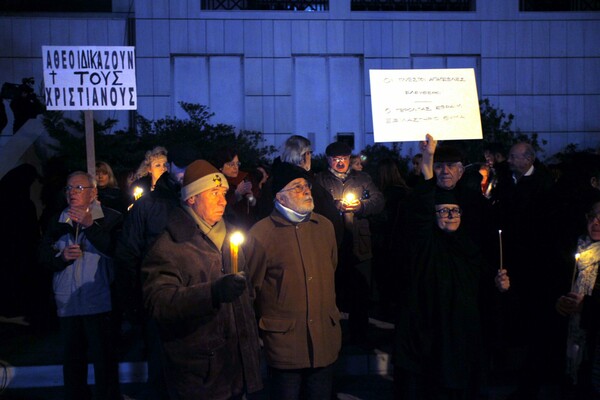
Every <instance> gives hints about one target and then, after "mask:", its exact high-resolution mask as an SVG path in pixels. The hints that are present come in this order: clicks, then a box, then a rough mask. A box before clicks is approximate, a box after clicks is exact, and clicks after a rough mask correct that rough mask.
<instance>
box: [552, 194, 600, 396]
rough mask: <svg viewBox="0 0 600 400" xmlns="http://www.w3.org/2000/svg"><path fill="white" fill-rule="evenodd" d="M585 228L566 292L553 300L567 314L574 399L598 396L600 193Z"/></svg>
mask: <svg viewBox="0 0 600 400" xmlns="http://www.w3.org/2000/svg"><path fill="white" fill-rule="evenodd" d="M586 221H587V229H586V232H585V233H584V234H583V235H582V236H581V237H580V238H579V239H578V241H577V248H576V251H577V252H576V254H575V262H574V266H573V273H572V277H571V288H570V291H569V293H567V294H565V295H563V296H561V297H560V298H559V299H558V300H557V301H556V311H557V312H558V313H559V314H560V315H562V316H565V317H566V316H568V317H569V322H568V333H567V348H566V373H567V375H568V376H569V378H570V380H571V383H572V384H573V385H574V389H575V397H573V398H574V399H600V340H599V339H600V337H599V333H600V318H598V316H599V315H600V280H599V279H598V267H599V266H600V196H597V198H596V201H595V203H594V204H593V205H592V206H591V207H590V209H589V211H588V212H587V214H586Z"/></svg>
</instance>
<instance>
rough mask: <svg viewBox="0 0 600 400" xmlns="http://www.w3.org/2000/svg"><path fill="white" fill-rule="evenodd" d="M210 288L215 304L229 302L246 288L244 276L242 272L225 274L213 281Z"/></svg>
mask: <svg viewBox="0 0 600 400" xmlns="http://www.w3.org/2000/svg"><path fill="white" fill-rule="evenodd" d="M211 289H212V301H213V304H214V305H215V306H216V305H218V304H219V303H231V302H232V301H234V300H235V299H237V298H238V297H240V295H241V294H242V293H243V292H244V289H246V277H245V276H244V273H243V272H240V273H238V274H229V275H225V276H223V277H221V278H219V279H217V280H216V281H214V282H213V283H212V286H211Z"/></svg>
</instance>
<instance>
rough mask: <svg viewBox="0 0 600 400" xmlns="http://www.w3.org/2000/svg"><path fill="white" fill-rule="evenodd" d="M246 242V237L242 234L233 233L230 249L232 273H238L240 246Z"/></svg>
mask: <svg viewBox="0 0 600 400" xmlns="http://www.w3.org/2000/svg"><path fill="white" fill-rule="evenodd" d="M243 242H244V235H242V233H241V232H239V231H238V232H233V233H232V234H231V236H230V237H229V249H230V251H231V272H232V273H234V274H237V273H238V251H239V247H240V244H242V243H243Z"/></svg>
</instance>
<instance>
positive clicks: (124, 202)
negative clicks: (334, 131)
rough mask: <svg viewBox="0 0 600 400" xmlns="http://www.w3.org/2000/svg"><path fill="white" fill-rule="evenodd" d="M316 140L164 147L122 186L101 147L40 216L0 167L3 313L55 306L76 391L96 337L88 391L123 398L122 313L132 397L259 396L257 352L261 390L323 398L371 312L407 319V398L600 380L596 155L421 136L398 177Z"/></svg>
mask: <svg viewBox="0 0 600 400" xmlns="http://www.w3.org/2000/svg"><path fill="white" fill-rule="evenodd" d="M325 156H326V162H327V165H326V166H325V168H324V169H323V170H321V171H317V172H316V173H315V171H314V170H313V168H312V167H313V163H312V147H311V143H310V141H309V140H308V139H306V138H304V137H302V136H298V135H293V136H291V137H290V138H289V139H288V140H287V141H286V142H285V144H284V145H283V146H282V148H281V151H280V154H279V155H278V157H277V158H276V159H275V160H274V162H273V163H272V165H265V164H259V162H258V160H240V158H239V153H238V152H237V150H236V149H235V147H234V144H232V145H231V146H230V147H224V148H221V149H219V151H218V152H216V153H215V154H214V155H213V158H212V159H210V160H196V161H193V162H191V163H189V165H188V166H187V167H184V168H178V167H176V166H173V165H172V163H171V164H170V163H169V156H168V150H167V149H165V148H164V147H160V146H159V147H156V148H154V149H151V150H149V151H148V152H147V153H146V156H145V159H144V160H143V161H142V162H141V164H140V167H139V168H138V170H137V171H135V173H133V174H132V175H131V179H129V181H128V183H127V185H126V186H125V187H120V186H119V184H118V181H117V179H116V178H115V176H114V173H113V171H112V169H111V166H110V165H109V164H107V163H105V162H98V163H97V164H96V174H95V175H94V176H92V175H89V174H87V173H85V172H82V171H75V172H70V171H65V170H64V169H60V168H58V169H56V171H57V172H58V173H56V174H53V175H52V178H50V177H47V178H45V180H46V183H47V185H46V188H45V190H44V191H43V192H42V194H43V195H44V204H45V206H46V208H45V209H44V212H43V213H42V217H41V218H39V219H38V218H37V215H36V210H35V205H34V204H33V202H32V201H31V198H30V194H29V188H30V187H31V185H32V183H33V182H34V181H35V180H36V179H38V178H40V177H39V176H38V173H37V171H36V170H35V168H33V167H32V166H30V165H27V164H24V165H22V166H19V167H17V168H15V169H14V170H13V171H11V172H9V173H8V174H7V175H6V176H5V177H4V178H2V180H0V191H1V193H2V194H1V196H0V201H2V204H3V205H4V206H5V207H4V210H11V212H8V213H5V215H4V217H2V218H3V219H4V220H3V224H2V226H5V227H9V226H10V227H11V229H12V230H11V231H10V232H11V233H10V234H8V232H7V231H6V230H4V233H3V240H2V241H0V242H1V243H2V246H3V251H2V253H3V254H4V255H5V260H6V262H5V263H4V264H5V265H4V267H3V268H2V269H0V273H1V274H2V275H1V276H2V279H1V280H0V282H2V285H3V288H2V290H0V295H1V296H2V301H1V302H0V305H1V306H2V309H0V316H2V317H9V318H10V317H15V316H22V315H25V316H27V322H29V323H31V324H33V325H34V326H38V325H40V326H44V327H47V325H52V324H51V322H48V321H50V320H52V318H50V317H49V316H48V315H47V314H49V313H50V312H53V313H55V314H56V315H57V316H58V321H59V325H60V329H61V332H62V334H63V337H64V352H63V355H64V361H63V373H64V387H65V398H66V399H87V398H92V397H91V396H92V392H91V390H90V388H88V385H87V374H86V373H85V372H82V371H85V365H87V362H88V359H87V354H88V353H89V355H91V361H92V362H93V363H94V371H95V380H96V385H95V386H94V388H93V390H94V393H93V398H95V399H110V400H112V399H121V398H122V395H121V393H120V390H119V382H118V374H117V372H118V368H117V367H118V364H117V360H118V354H117V352H116V350H117V349H118V346H117V343H119V341H120V340H122V335H123V324H124V323H128V324H136V325H139V326H140V327H141V330H142V332H143V341H144V348H145V349H146V357H147V362H148V382H147V383H146V385H145V386H144V389H143V392H140V393H139V394H138V396H137V397H136V398H140V399H142V398H143V399H243V398H252V395H251V393H253V392H257V391H260V390H261V389H262V388H263V383H262V377H261V372H260V371H261V369H260V366H259V360H260V357H259V354H260V352H263V353H264V356H265V359H266V362H267V366H268V371H269V387H270V389H269V393H270V398H272V399H299V398H306V399H330V398H331V396H332V395H334V393H333V387H334V384H333V381H334V373H333V371H334V366H335V363H336V360H337V358H338V355H339V351H340V349H341V347H342V346H345V345H359V346H362V347H365V348H369V345H370V343H369V342H370V334H369V317H374V316H375V317H377V318H383V319H386V320H388V321H389V322H393V323H394V324H395V331H396V334H395V338H394V355H393V361H394V383H395V391H394V394H393V398H395V399H402V400H421V399H423V400H438V399H439V400H442V399H465V400H468V399H478V398H481V397H480V396H484V395H485V387H486V385H487V384H488V383H489V379H490V378H489V374H490V373H491V372H494V371H496V372H497V371H499V370H502V368H509V367H511V368H514V369H517V370H518V376H519V377H520V378H521V380H520V381H519V382H518V387H517V390H516V391H515V392H514V393H512V395H511V397H510V398H511V399H528V400H529V399H535V398H536V396H538V395H539V391H540V388H541V386H542V385H544V384H545V383H548V382H560V383H561V385H560V386H561V390H564V393H565V396H567V394H568V395H569V396H571V397H570V398H573V399H596V398H600V336H598V335H599V334H600V322H598V321H600V318H598V317H599V315H600V314H599V312H600V281H598V282H597V272H598V266H599V265H600V159H599V158H600V155H598V154H592V153H585V154H583V153H581V154H577V155H576V156H574V157H572V158H570V159H568V160H565V161H564V162H563V164H562V165H560V167H558V168H554V169H553V170H552V169H550V168H549V167H548V166H546V165H544V164H543V163H542V162H540V161H539V160H538V159H537V157H536V153H535V150H534V148H533V147H532V146H531V145H530V144H528V143H524V142H522V143H516V144H514V145H513V146H512V147H511V148H509V149H504V148H503V147H502V146H501V145H499V144H490V145H488V146H486V147H485V149H484V152H483V154H481V161H480V162H475V163H471V164H468V165H466V160H465V155H464V153H463V152H462V151H461V149H460V147H458V144H457V143H453V144H450V143H448V144H445V143H440V144H438V143H437V141H436V140H435V138H434V137H432V136H430V135H427V137H426V138H425V140H424V141H423V142H422V143H421V144H420V153H419V154H417V155H415V156H414V157H413V158H412V160H411V162H412V168H411V169H410V171H409V172H408V174H407V175H403V174H402V173H401V172H400V171H401V170H402V165H401V160H397V159H391V158H387V159H382V160H379V161H378V163H377V165H376V166H373V167H375V168H371V169H367V168H364V165H363V164H364V161H365V157H364V156H363V155H361V154H356V153H355V154H353V150H352V148H351V147H350V146H349V145H348V144H346V143H344V142H333V143H331V144H329V145H328V146H327V149H326V154H325ZM170 165H171V168H172V170H171V171H169V166H170ZM246 165H249V166H251V167H252V168H247V169H245V168H242V166H246ZM367 170H368V171H370V173H372V176H371V175H370V173H368V172H367ZM176 173H177V176H176ZM59 187H60V188H64V191H61V194H57V192H58V191H57V190H56V188H59ZM15 229H17V230H16V231H15ZM238 231H239V232H242V233H243V235H244V236H245V241H244V242H243V243H242V244H239V245H238V243H237V242H234V241H233V239H232V237H233V234H234V233H236V232H238ZM36 258H37V259H36ZM494 286H495V287H494ZM25 289H26V290H25ZM52 299H53V300H54V301H53V302H52V301H51V300H52ZM49 302H50V303H53V304H55V305H56V306H55V307H54V308H53V309H51V308H52V307H48V304H49ZM343 315H344V316H347V318H348V326H347V329H345V330H344V332H343V335H344V337H342V330H341V329H340V326H341V319H342V318H344V317H343ZM259 338H260V341H259ZM259 343H260V345H259ZM515 355H517V358H518V362H514V360H512V359H511V357H513V358H514V356H515ZM511 362H512V364H511ZM459 365H460V367H458V366H459ZM390 397H392V394H390Z"/></svg>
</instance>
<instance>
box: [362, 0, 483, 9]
mask: <svg viewBox="0 0 600 400" xmlns="http://www.w3.org/2000/svg"><path fill="white" fill-rule="evenodd" d="M352 11H475V0H352Z"/></svg>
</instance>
